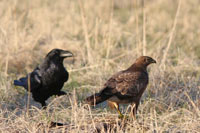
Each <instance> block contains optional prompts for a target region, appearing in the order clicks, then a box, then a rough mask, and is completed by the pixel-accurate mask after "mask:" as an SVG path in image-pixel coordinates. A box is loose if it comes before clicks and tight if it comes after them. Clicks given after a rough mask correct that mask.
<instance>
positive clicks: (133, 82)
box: [85, 56, 156, 117]
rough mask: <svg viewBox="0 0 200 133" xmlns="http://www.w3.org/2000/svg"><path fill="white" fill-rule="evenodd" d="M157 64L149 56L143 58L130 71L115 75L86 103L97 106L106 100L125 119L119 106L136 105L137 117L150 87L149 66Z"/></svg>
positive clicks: (87, 99) (134, 111)
mask: <svg viewBox="0 0 200 133" xmlns="http://www.w3.org/2000/svg"><path fill="white" fill-rule="evenodd" d="M151 63H156V61H155V60H154V59H152V58H151V57H148V56H141V57H139V58H138V59H136V61H135V63H134V64H133V65H131V66H130V67H129V68H128V69H126V70H123V71H120V72H118V73H116V74H115V75H113V76H112V77H111V78H110V79H109V80H108V81H107V82H106V83H105V85H104V87H103V89H102V90H101V91H100V92H99V93H96V94H94V95H92V96H90V97H88V98H86V100H85V101H86V103H88V104H89V105H92V106H95V105H96V104H99V103H101V102H103V101H105V100H107V101H108V105H110V106H111V107H114V108H116V109H117V111H118V113H119V115H120V117H123V115H122V113H121V112H120V110H119V104H127V103H132V104H135V107H134V109H132V115H133V117H135V114H136V111H137V109H138V106H139V102H140V98H141V96H142V94H143V92H144V91H145V89H146V87H147V85H148V80H149V78H148V73H147V66H148V65H150V64H151Z"/></svg>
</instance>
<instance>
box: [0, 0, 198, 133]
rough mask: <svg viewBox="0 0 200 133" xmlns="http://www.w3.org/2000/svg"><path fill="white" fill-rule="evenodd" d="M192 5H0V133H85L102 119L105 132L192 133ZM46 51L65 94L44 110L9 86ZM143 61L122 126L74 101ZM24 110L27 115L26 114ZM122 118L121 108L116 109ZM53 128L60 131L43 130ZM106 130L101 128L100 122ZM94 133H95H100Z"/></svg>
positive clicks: (116, 0)
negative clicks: (134, 108)
mask: <svg viewBox="0 0 200 133" xmlns="http://www.w3.org/2000/svg"><path fill="white" fill-rule="evenodd" d="M199 4H200V2H199V1H197V0H193V1H189V0H167V1H166V0H151V1H147V0H146V1H145V2H144V4H143V3H142V0H141V1H139V0H126V1H121V0H110V1H108V0H87V1H83V0H73V1H70V0H57V1H53V0H34V1H27V0H15V1H13V0H2V1H0V20H1V21H0V132H41V131H46V132H64V131H66V130H67V131H69V132H81V131H84V132H91V130H93V129H94V128H95V127H96V123H100V124H104V122H105V121H106V120H107V119H110V120H111V121H112V122H110V123H111V124H113V123H114V124H113V125H114V127H113V128H112V131H113V132H142V131H145V132H190V133H191V132H192V133H193V132H194V133H195V132H200V124H199V123H200V67H199V66H200V38H199V36H200V28H199V20H200V15H199V12H200V8H199ZM53 48H61V49H66V50H70V51H72V52H73V53H74V54H75V55H76V57H75V58H74V59H67V60H66V61H65V62H64V63H65V67H66V68H67V69H68V70H69V73H70V77H69V81H68V82H67V83H66V84H65V86H64V88H63V90H64V91H65V92H68V93H69V94H68V95H66V96H62V97H53V98H50V99H49V100H48V105H49V106H48V108H47V110H42V109H41V107H40V105H39V104H37V103H36V102H34V101H33V99H32V98H31V99H30V104H29V106H28V107H27V104H28V102H27V101H28V100H27V99H28V98H29V95H28V94H27V92H26V91H25V90H24V89H23V88H21V87H15V86H13V80H14V79H17V78H19V77H21V76H23V75H25V74H27V73H28V72H30V71H32V70H33V69H34V67H36V66H37V65H38V64H39V63H40V62H41V61H42V59H43V58H44V56H45V55H46V54H47V53H48V52H49V51H50V50H51V49H53ZM141 55H148V56H151V57H153V58H154V59H156V61H157V64H156V65H152V66H150V67H149V69H148V71H149V75H150V77H149V78H150V81H149V82H150V83H149V85H148V87H147V90H146V91H145V93H144V95H143V96H142V100H141V104H140V106H139V110H138V114H137V121H127V122H126V126H121V125H119V124H116V122H118V121H120V120H119V119H118V116H117V113H116V112H113V111H111V110H110V109H109V108H107V107H106V103H103V104H101V105H99V106H98V107H96V108H91V109H89V110H88V109H87V107H85V106H86V105H84V104H83V103H82V100H83V99H84V98H86V97H87V96H89V95H90V94H93V93H94V92H97V91H98V90H100V89H101V87H102V86H103V84H104V83H105V81H106V80H107V79H108V78H109V77H110V76H111V75H112V74H114V73H116V72H118V71H120V70H123V69H126V68H127V67H129V66H130V65H131V64H132V63H133V62H134V61H135V59H136V58H137V57H139V56H141ZM27 109H28V110H27ZM121 110H122V111H123V113H127V115H128V112H129V106H128V105H125V106H121ZM51 121H55V122H61V123H65V124H66V125H67V126H65V127H64V128H54V129H51V128H50V127H49V125H50V122H51ZM108 123H109V122H108ZM100 129H101V130H102V127H100ZM109 131H110V130H108V132H109Z"/></svg>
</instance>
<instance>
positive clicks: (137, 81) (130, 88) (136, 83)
mask: <svg viewBox="0 0 200 133" xmlns="http://www.w3.org/2000/svg"><path fill="white" fill-rule="evenodd" d="M147 84H148V74H147V73H145V72H141V71H136V72H129V71H122V72H119V73H117V74H116V75H114V76H113V77H111V78H110V79H109V80H108V81H107V82H106V84H105V88H109V89H107V91H106V92H105V93H107V94H108V93H112V94H115V93H120V94H121V95H127V96H138V95H139V94H140V93H143V91H144V89H145V88H146V86H147Z"/></svg>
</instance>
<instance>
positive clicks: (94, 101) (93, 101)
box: [85, 93, 111, 106]
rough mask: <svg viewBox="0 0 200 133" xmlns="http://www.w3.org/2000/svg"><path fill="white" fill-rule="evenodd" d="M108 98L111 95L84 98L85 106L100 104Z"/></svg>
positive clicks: (95, 95) (98, 94) (99, 94)
mask: <svg viewBox="0 0 200 133" xmlns="http://www.w3.org/2000/svg"><path fill="white" fill-rule="evenodd" d="M110 97H111V95H106V94H104V93H96V94H94V95H92V96H89V97H88V98H86V100H85V101H86V103H87V104H89V105H92V106H95V105H97V104H99V103H102V102H104V101H106V100H107V99H109V98H110Z"/></svg>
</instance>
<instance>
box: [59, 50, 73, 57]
mask: <svg viewBox="0 0 200 133" xmlns="http://www.w3.org/2000/svg"><path fill="white" fill-rule="evenodd" d="M73 56H74V55H73V54H72V52H70V51H64V50H63V51H62V52H61V53H60V57H63V58H66V57H73Z"/></svg>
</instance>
